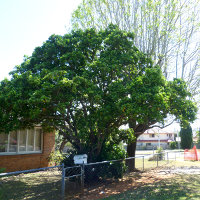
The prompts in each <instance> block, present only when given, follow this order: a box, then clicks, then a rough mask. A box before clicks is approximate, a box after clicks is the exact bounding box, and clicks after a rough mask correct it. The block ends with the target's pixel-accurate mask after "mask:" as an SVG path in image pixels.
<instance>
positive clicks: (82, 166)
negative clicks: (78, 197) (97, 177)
mask: <svg viewBox="0 0 200 200" xmlns="http://www.w3.org/2000/svg"><path fill="white" fill-rule="evenodd" d="M84 175H85V164H84V162H83V164H82V165H81V192H82V194H83V192H84Z"/></svg>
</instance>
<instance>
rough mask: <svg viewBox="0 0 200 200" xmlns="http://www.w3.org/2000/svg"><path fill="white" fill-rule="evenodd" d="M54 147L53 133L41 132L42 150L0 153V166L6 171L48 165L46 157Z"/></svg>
mask: <svg viewBox="0 0 200 200" xmlns="http://www.w3.org/2000/svg"><path fill="white" fill-rule="evenodd" d="M54 147H55V133H44V134H43V150H42V153H37V154H21V155H0V168H6V172H11V171H21V170H27V169H35V168H41V167H48V166H50V164H49V162H48V159H47V158H48V157H49V154H50V153H51V151H53V150H54Z"/></svg>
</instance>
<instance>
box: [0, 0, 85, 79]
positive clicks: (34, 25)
mask: <svg viewBox="0 0 200 200" xmlns="http://www.w3.org/2000/svg"><path fill="white" fill-rule="evenodd" d="M80 2H81V0H0V28H1V31H0V81H1V80H2V79H4V78H5V77H7V78H9V76H8V73H9V72H10V71H12V70H13V68H14V67H15V66H16V65H19V64H20V63H21V62H22V61H23V56H24V55H28V56H30V55H31V54H32V52H33V50H34V48H35V47H37V46H40V45H42V43H43V42H44V41H46V40H47V39H48V37H49V36H50V35H52V34H61V35H63V34H65V33H66V32H67V29H69V24H70V17H71V13H72V11H73V10H74V9H76V8H77V6H78V4H79V3H80Z"/></svg>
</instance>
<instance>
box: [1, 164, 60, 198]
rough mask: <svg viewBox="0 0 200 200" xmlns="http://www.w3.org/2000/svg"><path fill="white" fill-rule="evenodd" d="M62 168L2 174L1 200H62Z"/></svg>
mask: <svg viewBox="0 0 200 200" xmlns="http://www.w3.org/2000/svg"><path fill="white" fill-rule="evenodd" d="M61 173H62V170H61V166H56V167H49V168H40V169H34V170H25V171H21V172H10V173H5V174H0V200H22V199H31V200H33V199H34V200H35V199H38V200H40V199H41V200H44V199H48V200H51V199H52V200H60V199H61Z"/></svg>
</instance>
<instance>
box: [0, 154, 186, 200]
mask: <svg viewBox="0 0 200 200" xmlns="http://www.w3.org/2000/svg"><path fill="white" fill-rule="evenodd" d="M183 158H184V154H183V152H179V151H178V152H163V153H160V154H152V155H141V156H136V157H133V158H126V159H123V160H112V161H104V162H96V163H88V164H83V165H76V166H73V167H64V164H63V165H62V166H55V167H49V168H41V169H34V170H26V171H21V172H11V173H5V174H0V200H22V199H32V200H34V199H38V200H40V199H41V200H57V199H58V200H60V199H66V198H67V199H87V198H85V196H87V195H88V194H90V195H91V193H93V194H97V193H100V192H102V191H105V190H108V188H109V187H112V186H113V187H114V185H115V183H117V182H118V181H123V179H124V178H127V177H130V176H132V175H133V173H135V172H137V173H140V172H143V171H146V170H150V169H153V168H156V167H160V166H163V165H166V164H167V163H169V162H171V161H174V160H179V159H182V160H183ZM134 166H135V167H134Z"/></svg>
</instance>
